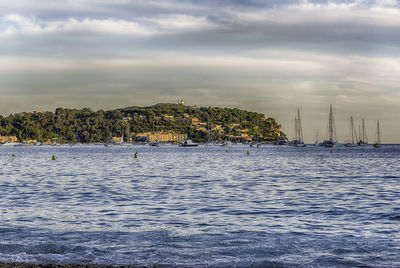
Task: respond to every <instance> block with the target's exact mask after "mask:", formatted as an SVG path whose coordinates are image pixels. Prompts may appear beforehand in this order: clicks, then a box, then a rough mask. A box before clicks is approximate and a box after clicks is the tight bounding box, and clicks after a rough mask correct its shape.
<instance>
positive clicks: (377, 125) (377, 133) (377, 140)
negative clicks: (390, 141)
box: [374, 120, 382, 148]
mask: <svg viewBox="0 0 400 268" xmlns="http://www.w3.org/2000/svg"><path fill="white" fill-rule="evenodd" d="M374 147H375V148H381V147H382V144H381V133H380V130H379V120H378V121H377V122H376V143H375V144H374Z"/></svg>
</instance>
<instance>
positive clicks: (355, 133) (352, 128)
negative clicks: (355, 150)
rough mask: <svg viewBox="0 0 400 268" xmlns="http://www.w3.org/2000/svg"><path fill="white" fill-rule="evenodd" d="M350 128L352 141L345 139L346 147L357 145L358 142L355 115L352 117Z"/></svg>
mask: <svg viewBox="0 0 400 268" xmlns="http://www.w3.org/2000/svg"><path fill="white" fill-rule="evenodd" d="M350 128H351V141H345V142H344V146H346V147H355V146H357V143H356V142H355V141H357V140H358V139H357V132H356V129H355V126H354V121H353V117H352V116H351V117H350Z"/></svg>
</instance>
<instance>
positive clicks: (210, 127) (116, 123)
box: [0, 103, 285, 143]
mask: <svg viewBox="0 0 400 268" xmlns="http://www.w3.org/2000/svg"><path fill="white" fill-rule="evenodd" d="M144 132H175V133H186V134H187V135H188V138H190V139H193V140H195V141H207V140H232V141H244V140H248V141H250V140H260V141H274V140H277V139H279V138H280V137H285V134H284V133H282V132H281V131H280V125H279V124H278V123H277V122H275V120H274V119H273V118H266V117H265V116H264V115H263V114H260V113H255V112H249V111H244V110H240V109H236V108H234V109H230V108H219V107H196V106H185V105H180V104H169V103H167V104H156V105H154V106H149V107H137V106H133V107H127V108H122V109H115V110H110V111H103V110H99V111H92V110H91V109H89V108H84V109H81V110H78V109H64V108H57V109H56V110H55V112H54V113H53V112H41V111H35V112H32V113H25V112H24V113H17V114H12V115H9V116H7V117H3V116H0V135H2V136H17V138H18V139H19V140H20V141H24V140H33V139H35V140H38V141H42V142H46V141H57V142H69V143H72V142H106V141H109V140H110V139H111V137H113V136H114V137H120V136H122V135H124V137H125V139H126V137H132V136H133V139H134V137H135V134H137V133H144Z"/></svg>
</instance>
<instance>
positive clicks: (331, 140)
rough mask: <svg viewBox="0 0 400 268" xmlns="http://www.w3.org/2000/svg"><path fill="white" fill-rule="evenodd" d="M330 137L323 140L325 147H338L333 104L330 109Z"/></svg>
mask: <svg viewBox="0 0 400 268" xmlns="http://www.w3.org/2000/svg"><path fill="white" fill-rule="evenodd" d="M328 128H329V131H328V132H329V139H328V140H325V141H324V142H323V146H324V147H328V148H329V147H336V143H337V142H336V128H335V121H334V119H333V112H332V104H331V106H330V109H329V126H328Z"/></svg>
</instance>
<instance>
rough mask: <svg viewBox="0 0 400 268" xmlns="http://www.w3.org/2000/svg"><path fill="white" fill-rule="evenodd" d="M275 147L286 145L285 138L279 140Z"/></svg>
mask: <svg viewBox="0 0 400 268" xmlns="http://www.w3.org/2000/svg"><path fill="white" fill-rule="evenodd" d="M275 144H276V145H287V144H288V141H287V139H285V138H282V139H279V140H278V141H277V142H276V143H275Z"/></svg>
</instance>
